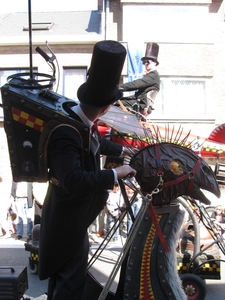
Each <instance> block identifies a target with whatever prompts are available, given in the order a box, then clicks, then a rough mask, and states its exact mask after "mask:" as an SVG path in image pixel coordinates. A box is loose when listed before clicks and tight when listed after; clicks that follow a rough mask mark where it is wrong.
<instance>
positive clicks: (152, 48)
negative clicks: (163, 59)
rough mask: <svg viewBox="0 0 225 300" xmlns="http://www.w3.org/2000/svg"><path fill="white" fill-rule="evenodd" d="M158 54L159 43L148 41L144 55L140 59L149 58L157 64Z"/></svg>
mask: <svg viewBox="0 0 225 300" xmlns="http://www.w3.org/2000/svg"><path fill="white" fill-rule="evenodd" d="M158 54H159V45H158V44H156V43H152V42H149V43H147V45H146V51H145V56H144V57H142V58H141V60H142V61H143V60H147V59H151V60H153V61H155V62H156V63H157V65H158V64H159V62H158Z"/></svg>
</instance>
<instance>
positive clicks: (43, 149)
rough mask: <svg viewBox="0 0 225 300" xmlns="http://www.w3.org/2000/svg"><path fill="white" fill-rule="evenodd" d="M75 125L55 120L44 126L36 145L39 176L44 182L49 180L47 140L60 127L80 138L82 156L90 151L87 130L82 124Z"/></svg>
mask: <svg viewBox="0 0 225 300" xmlns="http://www.w3.org/2000/svg"><path fill="white" fill-rule="evenodd" d="M76 123H80V122H76ZM76 125H77V124H69V123H68V124H62V123H60V122H59V121H56V120H51V121H49V122H48V123H47V124H46V126H45V127H44V129H43V131H42V133H41V136H40V139H39V143H38V161H39V169H40V174H41V175H40V176H41V177H42V179H44V180H45V181H48V180H49V178H48V177H49V176H48V175H49V174H48V158H47V149H48V143H49V140H50V138H51V136H52V134H53V132H54V131H55V130H56V129H58V128H60V127H70V128H72V129H73V130H75V131H76V133H77V134H78V136H79V138H80V142H81V145H82V150H83V154H84V155H85V154H87V153H89V151H90V134H89V128H88V127H86V126H85V125H84V124H82V123H80V124H79V126H76ZM77 127H78V128H77ZM79 127H82V130H83V131H86V132H87V134H83V135H82V130H81V128H79Z"/></svg>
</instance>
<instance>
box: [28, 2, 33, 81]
mask: <svg viewBox="0 0 225 300" xmlns="http://www.w3.org/2000/svg"><path fill="white" fill-rule="evenodd" d="M28 21H29V23H28V24H29V53H30V79H33V61H32V21H31V0H28Z"/></svg>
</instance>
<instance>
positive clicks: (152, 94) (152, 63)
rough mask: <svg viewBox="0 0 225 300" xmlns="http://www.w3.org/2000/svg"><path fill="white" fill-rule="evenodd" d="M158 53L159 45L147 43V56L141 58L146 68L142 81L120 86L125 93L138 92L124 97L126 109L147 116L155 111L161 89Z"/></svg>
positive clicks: (122, 100) (137, 80)
mask: <svg viewBox="0 0 225 300" xmlns="http://www.w3.org/2000/svg"><path fill="white" fill-rule="evenodd" d="M158 53H159V45H158V44H156V43H152V42H149V43H147V45H146V51H145V56H144V57H142V58H141V60H142V63H143V65H144V66H145V75H144V76H143V78H141V79H136V80H133V81H131V82H127V83H124V84H120V86H119V89H120V90H121V91H123V92H125V91H126V92H127V91H134V90H136V92H135V93H134V95H132V96H128V97H122V98H121V102H122V104H123V105H124V106H125V107H128V108H129V107H130V108H132V109H133V110H135V111H138V112H140V113H142V114H143V115H145V116H147V115H148V114H150V113H151V111H152V109H154V108H153V106H154V101H155V98H156V96H157V93H158V92H159V89H160V77H159V73H158V71H157V69H156V67H157V66H158V64H159V62H158ZM117 105H118V104H117Z"/></svg>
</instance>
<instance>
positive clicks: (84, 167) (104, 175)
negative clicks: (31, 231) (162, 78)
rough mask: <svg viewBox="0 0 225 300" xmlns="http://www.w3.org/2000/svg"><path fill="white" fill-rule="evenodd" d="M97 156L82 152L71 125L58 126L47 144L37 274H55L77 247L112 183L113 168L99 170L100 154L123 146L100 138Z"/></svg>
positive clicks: (117, 149) (101, 205)
mask: <svg viewBox="0 0 225 300" xmlns="http://www.w3.org/2000/svg"><path fill="white" fill-rule="evenodd" d="M99 143H100V148H99V151H98V153H97V154H96V156H94V155H93V153H92V152H90V153H89V154H86V155H85V154H84V153H83V149H82V144H81V140H80V136H79V134H78V133H77V131H76V130H74V129H73V128H70V127H66V126H65V127H60V128H58V129H56V130H55V131H54V133H53V134H52V135H51V138H50V141H49V144H48V145H49V146H48V152H47V153H48V163H49V170H50V176H53V177H54V178H56V179H57V180H58V181H59V186H56V185H54V184H52V183H49V187H48V191H47V195H46V197H45V201H44V204H43V209H42V219H41V232H40V244H39V277H40V279H46V278H48V277H49V276H51V275H52V274H53V273H55V272H56V271H57V270H58V269H59V268H60V267H61V266H62V265H63V264H64V263H65V262H66V261H67V260H68V258H70V257H71V256H72V255H73V254H74V253H75V252H76V251H77V249H78V247H79V243H80V242H81V241H82V240H83V239H84V237H85V235H86V232H87V228H88V227H89V226H90V224H91V223H92V222H93V221H94V219H95V218H96V216H97V215H98V214H99V213H100V211H101V210H102V208H103V206H104V205H105V203H106V200H107V198H108V192H107V191H106V190H107V189H112V188H113V185H114V173H113V171H112V170H100V166H99V163H100V153H101V154H104V155H113V154H114V155H120V153H121V151H122V146H120V145H117V144H114V143H112V142H110V141H109V140H108V139H105V138H103V137H99Z"/></svg>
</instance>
